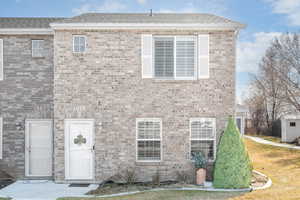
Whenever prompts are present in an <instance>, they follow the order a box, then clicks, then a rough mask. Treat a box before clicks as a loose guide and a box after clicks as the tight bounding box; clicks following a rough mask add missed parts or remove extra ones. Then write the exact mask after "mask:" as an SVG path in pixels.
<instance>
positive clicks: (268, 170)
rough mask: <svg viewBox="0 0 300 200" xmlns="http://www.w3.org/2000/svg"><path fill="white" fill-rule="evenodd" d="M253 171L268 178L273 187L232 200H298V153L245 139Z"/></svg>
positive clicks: (299, 167)
mask: <svg viewBox="0 0 300 200" xmlns="http://www.w3.org/2000/svg"><path fill="white" fill-rule="evenodd" d="M245 142H246V145H247V148H248V152H249V154H250V157H251V160H252V162H253V166H254V169H256V170H258V171H260V172H262V173H264V174H266V175H267V176H269V177H270V178H271V179H272V181H273V185H272V187H271V188H269V189H266V190H260V191H254V192H251V193H245V194H244V195H242V196H239V197H235V198H232V199H234V200H236V199H239V200H254V199H255V200H256V199H261V200H269V199H271V200H299V199H300V151H299V150H290V149H286V148H280V147H273V146H270V145H263V144H258V143H256V142H254V141H252V140H249V139H245Z"/></svg>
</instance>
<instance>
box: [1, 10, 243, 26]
mask: <svg viewBox="0 0 300 200" xmlns="http://www.w3.org/2000/svg"><path fill="white" fill-rule="evenodd" d="M51 23H54V24H66V23H67V24H68V23H70V24H74V23H75V24H76V23H144V24H147V23H148V24H155V23H160V24H164V23H165V24H204V25H215V26H218V25H222V26H234V27H239V28H242V27H244V25H243V24H241V23H239V22H236V21H232V20H229V19H226V18H224V17H219V16H216V15H212V14H200V13H193V14H192V13H182V14H178V13H176V14H175V13H154V14H153V15H152V16H150V15H149V13H85V14H82V15H78V16H75V17H72V18H54V17H31V18H29V17H14V18H10V17H0V29H35V28H36V29H43V28H50V24H51Z"/></svg>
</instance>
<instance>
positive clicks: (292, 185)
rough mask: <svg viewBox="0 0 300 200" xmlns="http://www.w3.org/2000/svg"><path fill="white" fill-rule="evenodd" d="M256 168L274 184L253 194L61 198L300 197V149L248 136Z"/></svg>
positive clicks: (280, 199) (172, 193)
mask: <svg viewBox="0 0 300 200" xmlns="http://www.w3.org/2000/svg"><path fill="white" fill-rule="evenodd" d="M245 143H246V145H247V148H248V152H249V154H250V157H251V160H252V161H253V166H254V169H256V170H258V171H260V172H262V173H264V174H266V175H267V176H269V177H270V178H271V179H272V181H273V185H272V187H271V188H268V189H265V190H258V191H253V192H250V193H235V192H234V193H232V192H228V193H224V192H200V191H159V192H144V193H140V194H135V195H129V196H123V197H113V198H60V199H59V200H100V199H105V200H157V199H162V200H170V199H176V200H202V199H203V200H223V199H231V200H300V151H299V150H290V149H286V148H281V147H273V146H270V145H263V144H259V143H256V142H254V141H252V140H249V139H245Z"/></svg>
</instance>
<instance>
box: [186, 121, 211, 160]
mask: <svg viewBox="0 0 300 200" xmlns="http://www.w3.org/2000/svg"><path fill="white" fill-rule="evenodd" d="M201 120H211V121H212V123H213V134H214V138H199V139H192V122H194V121H201ZM189 132H190V138H189V146H190V148H189V155H190V159H191V158H192V155H191V153H192V141H213V146H214V159H213V160H211V159H210V160H209V161H210V162H214V161H215V160H216V154H217V141H216V139H217V134H216V133H217V132H216V118H214V117H197V118H190V123H189Z"/></svg>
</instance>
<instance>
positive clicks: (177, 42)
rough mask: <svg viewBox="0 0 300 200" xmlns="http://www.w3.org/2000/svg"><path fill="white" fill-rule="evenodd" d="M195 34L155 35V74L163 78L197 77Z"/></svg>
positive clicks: (156, 76)
mask: <svg viewBox="0 0 300 200" xmlns="http://www.w3.org/2000/svg"><path fill="white" fill-rule="evenodd" d="M196 39H197V38H196V37H195V36H170V37H169V36H166V37H160V36H158V37H154V76H155V78H162V79H164V78H165V79H195V77H196V74H197V71H196V69H197V55H196V52H197V40H196Z"/></svg>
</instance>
